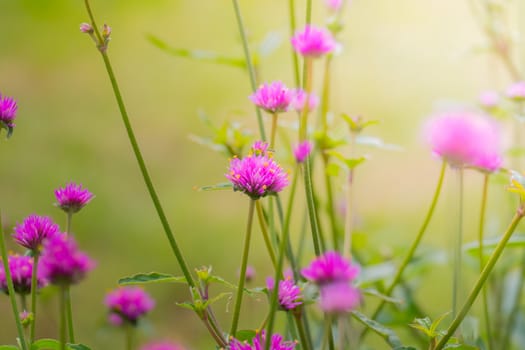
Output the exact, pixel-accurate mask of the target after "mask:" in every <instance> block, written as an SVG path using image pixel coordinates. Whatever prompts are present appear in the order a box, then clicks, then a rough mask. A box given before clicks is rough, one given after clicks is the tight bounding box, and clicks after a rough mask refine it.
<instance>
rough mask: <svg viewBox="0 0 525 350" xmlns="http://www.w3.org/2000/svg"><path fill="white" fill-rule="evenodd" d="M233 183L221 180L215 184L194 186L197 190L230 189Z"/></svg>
mask: <svg viewBox="0 0 525 350" xmlns="http://www.w3.org/2000/svg"><path fill="white" fill-rule="evenodd" d="M232 188H233V184H232V183H231V182H221V183H219V184H215V185H208V186H201V187H197V188H195V189H196V190H197V191H221V190H231V189H232Z"/></svg>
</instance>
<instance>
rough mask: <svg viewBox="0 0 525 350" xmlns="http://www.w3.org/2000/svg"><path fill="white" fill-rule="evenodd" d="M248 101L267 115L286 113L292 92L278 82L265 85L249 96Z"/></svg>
mask: <svg viewBox="0 0 525 350" xmlns="http://www.w3.org/2000/svg"><path fill="white" fill-rule="evenodd" d="M250 100H251V101H252V102H253V103H254V104H255V105H256V106H257V107H260V108H262V109H264V110H265V111H266V112H268V113H280V112H286V111H287V110H288V107H289V106H290V102H291V101H292V90H290V89H288V88H287V87H286V86H285V85H284V84H283V83H282V82H280V81H274V82H272V83H270V84H266V83H265V84H263V85H261V86H259V88H258V89H257V91H255V93H254V94H252V95H251V96H250Z"/></svg>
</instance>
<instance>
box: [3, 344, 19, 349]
mask: <svg viewBox="0 0 525 350" xmlns="http://www.w3.org/2000/svg"><path fill="white" fill-rule="evenodd" d="M0 350H19V349H18V348H17V347H16V346H14V345H0Z"/></svg>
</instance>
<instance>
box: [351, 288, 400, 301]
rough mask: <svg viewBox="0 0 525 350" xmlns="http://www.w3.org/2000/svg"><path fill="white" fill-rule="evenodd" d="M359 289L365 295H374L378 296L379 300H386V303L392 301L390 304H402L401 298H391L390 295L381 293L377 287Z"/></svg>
mask: <svg viewBox="0 0 525 350" xmlns="http://www.w3.org/2000/svg"><path fill="white" fill-rule="evenodd" d="M361 291H362V292H363V294H365V295H370V296H374V297H376V298H379V299H381V300H384V301H386V302H388V303H392V304H402V303H403V301H402V300H400V299H396V298H392V297H389V296H388V295H385V294H382V293H381V292H379V291H378V290H377V289H373V288H366V289H362V290H361Z"/></svg>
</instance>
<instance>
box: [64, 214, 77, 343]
mask: <svg viewBox="0 0 525 350" xmlns="http://www.w3.org/2000/svg"><path fill="white" fill-rule="evenodd" d="M66 222H67V223H66V227H67V231H66V233H67V234H68V235H71V226H72V223H73V213H71V212H68V213H67V218H66ZM65 293H66V312H67V329H68V332H69V342H70V343H75V328H74V326H73V306H72V305H71V289H70V286H67V287H66V291H65Z"/></svg>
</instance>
